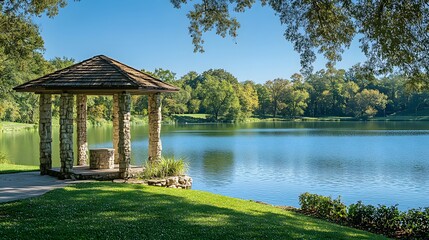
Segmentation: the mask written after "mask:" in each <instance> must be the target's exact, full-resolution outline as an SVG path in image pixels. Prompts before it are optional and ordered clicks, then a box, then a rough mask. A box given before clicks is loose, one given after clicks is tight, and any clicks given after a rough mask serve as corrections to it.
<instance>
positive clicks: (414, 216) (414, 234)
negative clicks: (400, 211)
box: [402, 208, 429, 239]
mask: <svg viewBox="0 0 429 240" xmlns="http://www.w3.org/2000/svg"><path fill="white" fill-rule="evenodd" d="M402 224H403V228H404V235H405V236H406V237H409V238H414V239H429V208H425V209H421V208H420V209H410V210H408V211H407V213H406V214H405V215H404V216H403V218H402Z"/></svg>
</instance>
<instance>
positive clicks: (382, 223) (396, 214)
mask: <svg viewBox="0 0 429 240" xmlns="http://www.w3.org/2000/svg"><path fill="white" fill-rule="evenodd" d="M374 213H375V214H374V223H375V231H376V232H379V233H382V234H385V235H388V236H394V235H395V233H397V232H399V231H400V230H401V220H402V215H403V213H402V212H400V211H399V209H398V205H394V206H390V207H386V206H385V205H379V206H378V208H377V209H376V211H375V212H374Z"/></svg>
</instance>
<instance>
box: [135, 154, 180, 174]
mask: <svg viewBox="0 0 429 240" xmlns="http://www.w3.org/2000/svg"><path fill="white" fill-rule="evenodd" d="M143 168H144V171H143V174H142V176H141V177H142V178H143V179H151V178H164V177H168V176H178V175H183V174H185V173H186V171H187V169H188V164H187V163H186V162H185V160H183V159H174V157H172V158H162V159H161V161H160V162H158V163H150V162H146V163H145V164H144V165H143Z"/></svg>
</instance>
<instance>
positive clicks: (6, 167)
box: [0, 163, 39, 174]
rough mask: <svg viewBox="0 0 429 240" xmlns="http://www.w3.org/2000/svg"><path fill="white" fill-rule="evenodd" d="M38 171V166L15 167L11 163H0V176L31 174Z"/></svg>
mask: <svg viewBox="0 0 429 240" xmlns="http://www.w3.org/2000/svg"><path fill="white" fill-rule="evenodd" d="M37 170H39V167H38V166H27V165H16V164H11V163H0V174H5V173H17V172H31V171H37Z"/></svg>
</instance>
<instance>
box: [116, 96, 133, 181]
mask: <svg viewBox="0 0 429 240" xmlns="http://www.w3.org/2000/svg"><path fill="white" fill-rule="evenodd" d="M118 115H119V143H118V151H119V172H120V173H121V176H122V177H123V178H128V175H129V172H130V161H131V125H130V118H131V95H130V94H127V93H122V94H120V95H119V114H118Z"/></svg>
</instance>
